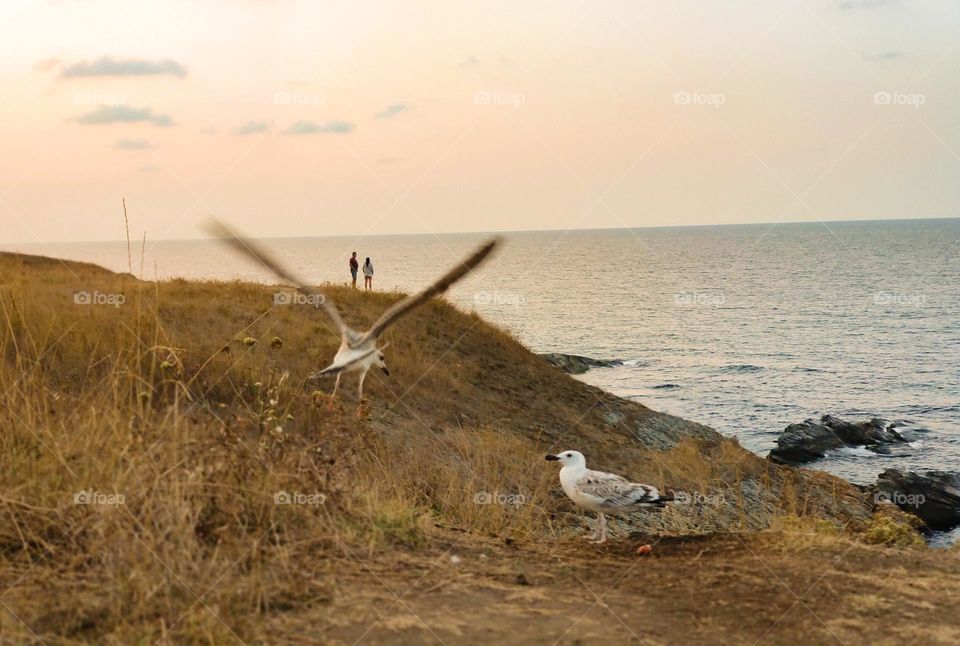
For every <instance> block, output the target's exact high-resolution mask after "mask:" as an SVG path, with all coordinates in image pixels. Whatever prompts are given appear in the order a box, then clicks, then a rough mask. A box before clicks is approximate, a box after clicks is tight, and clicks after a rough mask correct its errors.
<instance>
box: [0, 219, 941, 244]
mask: <svg viewBox="0 0 960 646" xmlns="http://www.w3.org/2000/svg"><path fill="white" fill-rule="evenodd" d="M949 220H960V215H952V216H944V217H915V218H862V219H861V218H851V219H846V220H786V221H783V222H718V223H714V224H656V225H638V226H630V227H585V228H576V229H501V230H486V231H478V230H472V231H443V232H429V231H428V232H413V233H357V234H350V233H340V234H335V235H323V234H307V235H298V236H249V237H250V238H251V239H254V240H296V239H301V238H355V239H363V238H376V237H390V238H396V237H409V236H434V237H440V236H467V235H490V234H513V233H518V234H522V233H564V232H565V233H596V232H600V231H633V230H636V229H710V228H718V227H742V226H766V225H769V226H771V227H775V226H779V225H789V224H810V225H815V224H821V225H824V226H826V225H828V224H848V223H869V222H933V221H949ZM214 239H215V238H213V237H211V236H207V237H197V238H163V239H158V240H152V241H151V240H150V238H149V237H148V238H147V242H148V243H149V242H153V243H156V242H199V241H204V240H214ZM110 242H120V243H126V242H127V239H126V238H114V239H106V240H59V241H55V242H45V241H42V240H40V241H0V245H55V244H56V245H62V244H99V243H110ZM130 242H131V243H133V242H136V240H134V239H133V238H131V239H130Z"/></svg>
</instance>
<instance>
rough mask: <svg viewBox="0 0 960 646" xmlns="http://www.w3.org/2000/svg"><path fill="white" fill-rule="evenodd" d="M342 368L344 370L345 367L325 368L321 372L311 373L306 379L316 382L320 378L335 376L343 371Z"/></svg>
mask: <svg viewBox="0 0 960 646" xmlns="http://www.w3.org/2000/svg"><path fill="white" fill-rule="evenodd" d="M344 368H346V366H327V367H326V368H324V369H323V370H317V371H316V372H314V373H311V374H310V376H309V377H307V379H312V380H316V379H320V378H322V377H328V376H330V375H335V374H337V373H340V372H343V369H344Z"/></svg>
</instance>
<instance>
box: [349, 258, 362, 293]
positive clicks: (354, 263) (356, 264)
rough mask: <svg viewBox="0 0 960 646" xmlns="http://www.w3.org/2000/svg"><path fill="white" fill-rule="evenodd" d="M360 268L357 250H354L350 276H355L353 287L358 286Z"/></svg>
mask: <svg viewBox="0 0 960 646" xmlns="http://www.w3.org/2000/svg"><path fill="white" fill-rule="evenodd" d="M359 270H360V261H359V260H357V252H356V251H354V252H353V255H352V256H350V276H351V277H352V278H353V288H354V289H356V288H357V272H358V271H359Z"/></svg>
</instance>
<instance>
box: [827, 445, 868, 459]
mask: <svg viewBox="0 0 960 646" xmlns="http://www.w3.org/2000/svg"><path fill="white" fill-rule="evenodd" d="M835 452H836V453H838V454H840V455H850V456H854V457H858V458H862V457H870V458H875V457H877V454H876V453H874V452H873V451H871V450H870V449H868V448H867V447H865V446H844V447H842V448H839V449H835Z"/></svg>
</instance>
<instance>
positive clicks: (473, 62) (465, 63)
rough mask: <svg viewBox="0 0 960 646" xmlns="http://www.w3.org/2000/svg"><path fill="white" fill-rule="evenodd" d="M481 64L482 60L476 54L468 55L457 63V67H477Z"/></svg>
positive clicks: (463, 68)
mask: <svg viewBox="0 0 960 646" xmlns="http://www.w3.org/2000/svg"><path fill="white" fill-rule="evenodd" d="M479 64H480V60H479V59H478V58H476V57H474V56H467V57H466V58H464V59H463V60H462V61H460V62H459V63H457V67H459V68H460V69H462V70H465V69H469V68H471V67H476V66H477V65H479Z"/></svg>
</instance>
